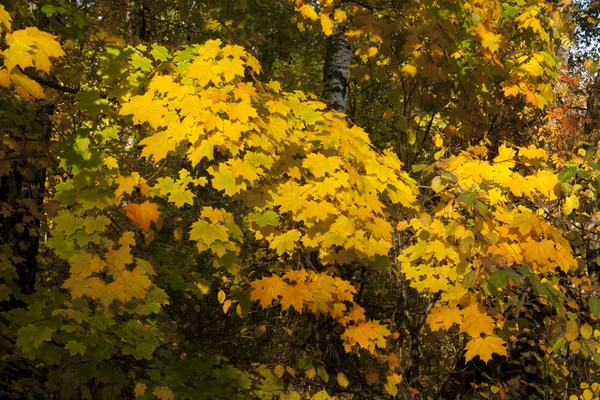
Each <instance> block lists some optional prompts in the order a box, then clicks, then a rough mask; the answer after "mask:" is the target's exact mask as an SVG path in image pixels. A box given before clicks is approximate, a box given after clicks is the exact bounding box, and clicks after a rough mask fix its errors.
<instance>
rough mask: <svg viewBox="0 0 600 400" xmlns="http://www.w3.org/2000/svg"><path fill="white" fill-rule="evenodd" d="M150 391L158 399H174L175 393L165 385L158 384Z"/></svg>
mask: <svg viewBox="0 0 600 400" xmlns="http://www.w3.org/2000/svg"><path fill="white" fill-rule="evenodd" d="M152 393H153V394H154V395H155V396H156V397H157V398H158V399H160V400H175V394H174V393H173V391H172V390H171V389H169V388H168V387H166V386H159V387H157V388H155V389H154V391H153V392H152Z"/></svg>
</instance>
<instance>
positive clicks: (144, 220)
mask: <svg viewBox="0 0 600 400" xmlns="http://www.w3.org/2000/svg"><path fill="white" fill-rule="evenodd" d="M125 210H126V211H127V217H128V218H129V219H131V220H132V221H133V222H135V223H136V224H138V225H139V226H140V228H142V229H143V230H147V229H148V228H150V222H154V223H156V221H158V217H160V214H161V213H160V211H158V204H154V203H150V202H149V201H148V200H146V201H145V202H143V203H142V204H135V203H129V204H127V205H126V206H125Z"/></svg>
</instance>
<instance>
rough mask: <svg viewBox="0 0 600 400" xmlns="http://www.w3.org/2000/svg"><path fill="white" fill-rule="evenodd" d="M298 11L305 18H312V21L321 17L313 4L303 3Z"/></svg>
mask: <svg viewBox="0 0 600 400" xmlns="http://www.w3.org/2000/svg"><path fill="white" fill-rule="evenodd" d="M296 11H298V12H299V13H300V14H302V16H303V17H304V18H307V19H310V20H312V21H316V20H318V19H319V16H318V15H317V12H316V11H315V9H314V8H313V7H312V6H311V5H308V4H303V5H301V6H300V7H298V8H297V9H296Z"/></svg>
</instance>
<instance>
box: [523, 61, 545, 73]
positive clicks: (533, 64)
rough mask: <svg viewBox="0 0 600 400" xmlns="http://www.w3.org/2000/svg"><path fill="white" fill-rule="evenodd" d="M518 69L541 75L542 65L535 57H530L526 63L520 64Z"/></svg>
mask: <svg viewBox="0 0 600 400" xmlns="http://www.w3.org/2000/svg"><path fill="white" fill-rule="evenodd" d="M519 70H521V71H522V72H524V73H526V74H529V75H532V76H541V75H542V74H543V73H544V67H542V66H541V65H540V63H539V62H538V61H537V60H536V59H535V58H531V59H530V60H529V61H527V62H526V63H524V64H521V66H520V67H519Z"/></svg>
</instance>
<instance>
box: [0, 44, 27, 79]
mask: <svg viewBox="0 0 600 400" xmlns="http://www.w3.org/2000/svg"><path fill="white" fill-rule="evenodd" d="M2 55H3V56H4V66H5V67H6V68H7V69H8V71H9V72H11V71H12V69H13V68H14V67H16V66H19V67H21V68H22V69H25V68H27V67H33V49H32V48H31V47H30V46H29V45H28V44H27V43H24V42H12V43H11V44H10V46H9V47H8V48H7V49H6V50H4V52H3V53H2Z"/></svg>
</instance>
